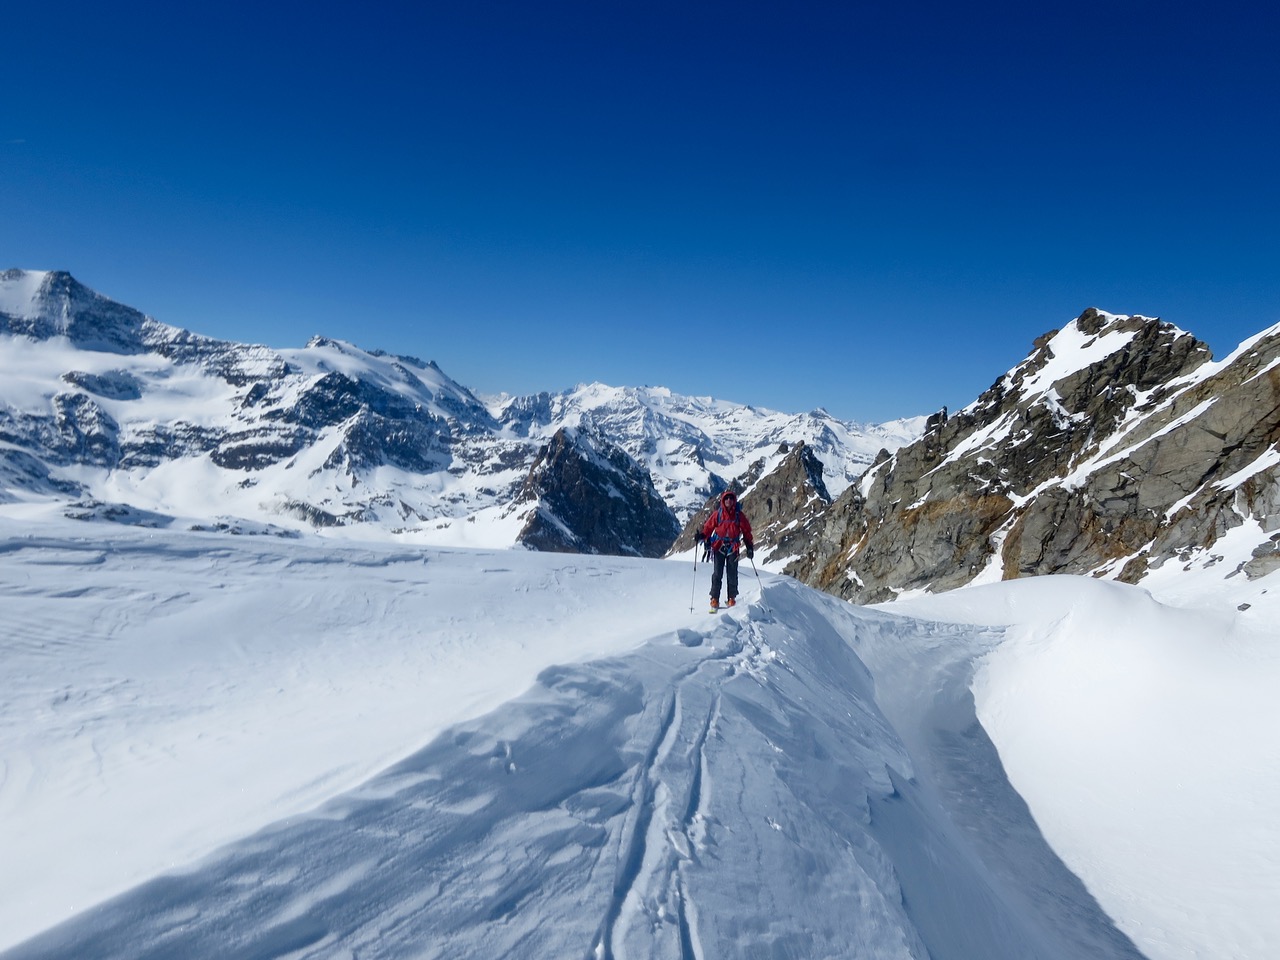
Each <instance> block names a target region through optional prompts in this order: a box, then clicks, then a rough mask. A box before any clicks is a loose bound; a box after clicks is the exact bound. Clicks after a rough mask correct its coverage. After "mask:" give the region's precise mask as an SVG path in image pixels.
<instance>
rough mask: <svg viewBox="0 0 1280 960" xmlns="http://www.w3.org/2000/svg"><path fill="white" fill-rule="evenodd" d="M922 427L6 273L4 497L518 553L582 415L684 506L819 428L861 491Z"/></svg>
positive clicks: (0, 335)
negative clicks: (257, 323) (251, 324)
mask: <svg viewBox="0 0 1280 960" xmlns="http://www.w3.org/2000/svg"><path fill="white" fill-rule="evenodd" d="M921 426H922V423H921V422H917V421H911V420H905V421H900V422H895V423H893V424H888V425H884V426H880V427H864V426H861V425H857V424H853V423H847V422H842V421H837V420H835V419H833V418H831V417H829V416H828V415H826V414H825V413H824V412H822V411H817V412H815V413H812V414H804V415H799V416H788V415H784V414H779V413H773V412H771V411H763V410H757V409H754V408H752V407H748V406H743V405H741V404H733V403H727V402H723V401H714V400H710V399H692V398H687V397H680V396H678V395H674V394H672V393H670V392H669V391H666V390H662V389H658V388H653V389H648V388H647V389H643V390H640V389H629V388H612V387H604V386H601V385H599V384H596V385H592V386H590V387H581V388H578V389H577V390H573V391H569V392H567V393H565V394H556V395H551V394H540V395H538V396H535V397H524V398H503V399H501V400H496V401H492V402H490V403H488V404H486V403H484V402H482V401H481V400H480V399H479V398H477V397H476V396H474V395H473V394H472V393H471V392H470V391H469V390H467V389H466V388H465V387H463V386H462V385H460V384H458V383H456V382H455V381H453V380H452V379H451V378H449V377H448V376H447V375H445V374H444V373H443V372H442V371H441V370H440V369H439V368H438V367H436V366H435V365H434V364H433V363H424V362H423V361H421V360H418V359H416V358H413V357H403V356H389V355H387V354H385V353H382V352H380V351H367V350H362V349H360V348H358V347H356V346H354V345H352V344H350V343H345V342H343V341H340V340H334V339H330V338H325V337H316V338H314V339H312V341H311V342H310V343H308V344H307V345H306V347H304V348H301V349H292V350H280V351H276V350H271V349H269V348H266V347H262V346H250V345H244V344H235V343H228V342H225V341H219V340H214V339H211V338H208V337H202V336H199V335H196V334H192V333H189V332H187V331H185V330H181V329H178V328H176V327H172V326H168V325H166V324H163V323H159V322H157V321H155V320H153V319H151V318H149V317H146V316H144V315H143V314H141V313H139V312H138V311H136V310H133V309H131V308H129V307H125V306H123V305H121V304H118V303H115V302H113V301H111V300H109V299H107V298H105V297H102V296H99V295H98V294H96V293H94V292H93V291H91V290H88V289H87V288H85V287H84V286H82V285H81V284H79V283H77V282H76V281H75V280H74V279H73V278H72V277H70V276H69V275H67V274H65V273H40V272H29V271H20V270H11V271H7V272H4V273H2V274H0V452H2V453H3V454H4V456H3V458H2V459H0V504H4V503H33V504H36V505H41V504H46V503H49V502H51V501H52V502H57V503H63V504H70V505H71V510H70V512H71V515H73V516H76V517H81V518H100V519H116V520H120V521H123V522H131V523H145V524H149V525H153V526H154V525H160V524H168V523H174V524H177V525H178V526H185V527H190V526H193V525H199V526H208V525H210V524H215V525H219V526H223V527H229V528H236V529H241V530H250V529H253V530H258V529H262V528H263V527H264V526H271V527H275V528H279V530H281V531H302V530H313V529H323V530H324V531H326V532H327V533H328V534H329V535H337V536H343V537H347V538H354V539H383V540H385V539H396V540H400V541H405V542H415V543H433V544H438V545H466V546H481V547H505V546H511V545H513V544H515V543H517V542H518V541H519V538H520V536H521V532H522V530H524V528H525V524H526V522H527V521H528V520H529V518H530V517H531V516H532V513H531V508H530V509H524V510H521V511H515V510H512V509H511V508H512V504H513V501H514V499H515V497H516V495H517V494H520V493H521V492H522V491H525V490H526V486H527V485H526V480H527V479H528V476H529V471H530V470H531V468H532V467H533V466H534V464H535V462H537V461H538V460H539V458H540V456H541V455H542V454H543V453H544V451H545V450H546V448H547V446H548V445H549V444H550V443H551V441H552V439H553V438H554V437H555V436H556V435H557V434H558V433H559V432H560V431H561V430H562V429H565V428H568V429H571V430H576V429H577V428H580V427H581V428H584V429H583V430H581V431H580V436H582V437H608V438H609V439H610V442H611V443H613V444H616V445H617V446H619V447H621V448H622V449H623V450H625V451H626V452H627V454H628V455H629V456H631V457H632V458H634V459H635V460H636V462H637V464H639V469H641V470H647V471H648V472H649V473H650V478H651V480H652V483H653V485H654V486H655V487H656V489H657V492H658V494H659V495H660V496H661V497H662V498H663V500H664V502H665V503H666V504H667V506H668V507H669V508H670V509H671V510H672V511H674V512H675V514H676V515H677V518H678V519H681V520H683V519H685V518H687V516H688V515H689V513H690V512H691V511H692V510H693V509H695V507H696V506H698V505H700V504H701V503H702V501H703V500H704V499H705V498H706V497H707V496H708V495H709V494H710V493H711V492H712V490H713V488H714V489H719V487H718V484H719V482H720V481H719V477H720V472H721V471H729V473H730V475H732V474H733V473H736V472H737V467H738V466H739V465H740V464H745V463H747V462H750V461H752V460H754V459H758V458H760V457H764V456H772V455H774V453H775V451H776V448H777V446H778V444H779V442H780V441H782V440H790V441H793V442H794V441H797V440H806V441H808V442H810V444H811V445H812V446H813V448H814V449H815V451H816V452H818V453H819V454H820V455H821V456H822V457H824V458H825V462H826V464H827V468H828V473H829V474H830V482H832V483H834V484H835V486H836V488H837V489H842V488H843V486H845V485H847V483H848V481H849V480H850V479H851V478H852V477H853V476H855V475H856V474H857V473H859V472H860V471H861V469H862V467H863V466H864V465H865V464H866V463H869V462H870V460H871V458H872V456H873V455H874V454H875V453H876V451H878V450H879V449H881V448H882V447H889V448H896V446H898V445H899V444H901V443H902V442H905V441H906V440H908V439H911V438H913V437H914V436H915V435H916V434H918V432H919V428H920V427H921ZM913 430H914V433H913ZM600 452H601V454H602V455H603V456H605V457H606V458H607V457H609V456H611V455H612V454H611V453H610V452H609V451H606V450H602V451H600ZM588 454H589V452H588ZM641 495H642V496H643V495H647V485H645V489H644V490H643V491H642V494H641ZM544 512H545V511H544ZM554 519H555V521H556V522H565V520H566V518H564V517H557V518H554ZM571 532H572V533H573V534H574V535H575V537H576V538H577V539H578V540H580V541H583V542H589V541H591V539H592V536H591V534H592V531H587V530H574V531H571ZM673 536H674V534H673ZM664 549H665V548H664ZM619 552H623V553H625V552H638V551H637V550H636V549H635V545H627V549H622V550H620V551H619ZM659 552H660V551H659Z"/></svg>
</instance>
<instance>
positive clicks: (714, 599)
mask: <svg viewBox="0 0 1280 960" xmlns="http://www.w3.org/2000/svg"><path fill="white" fill-rule="evenodd" d="M695 539H696V540H697V542H698V543H702V542H703V541H706V544H707V549H708V550H710V551H711V558H712V560H713V561H714V562H715V569H714V570H713V572H712V574H711V609H712V610H715V609H718V608H719V606H720V584H721V582H722V581H723V580H724V575H725V573H726V572H727V573H728V574H729V578H728V579H729V583H728V587H729V590H728V595H729V598H728V606H730V607H732V606H733V605H734V604H735V603H737V601H738V548H739V547H740V546H742V547H745V548H746V554H747V559H750V558H751V557H754V556H755V555H756V548H755V542H754V541H753V540H752V539H751V522H750V521H749V520H747V515H746V514H745V513H743V512H742V509H741V508H740V507H739V506H738V495H737V494H736V493H734V492H733V491H732V490H726V491H725V492H724V493H722V494H720V506H718V507H716V509H715V510H713V511H712V513H711V516H710V517H708V518H707V522H706V523H704V524H703V525H702V529H701V530H699V531H698V533H697V536H696V538H695Z"/></svg>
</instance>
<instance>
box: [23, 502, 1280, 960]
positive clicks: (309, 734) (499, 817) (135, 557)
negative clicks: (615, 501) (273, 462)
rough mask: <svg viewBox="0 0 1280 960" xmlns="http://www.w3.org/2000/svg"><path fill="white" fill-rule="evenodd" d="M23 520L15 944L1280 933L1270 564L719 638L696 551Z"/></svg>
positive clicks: (1064, 952) (941, 941) (792, 624)
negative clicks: (677, 553) (1255, 570)
mask: <svg viewBox="0 0 1280 960" xmlns="http://www.w3.org/2000/svg"><path fill="white" fill-rule="evenodd" d="M8 512H9V514H10V515H8V516H5V517H0V597H2V601H0V602H2V603H3V609H4V612H5V617H4V622H3V625H2V626H0V643H2V644H3V656H2V657H0V685H2V686H3V689H4V690H5V691H6V696H5V698H4V700H3V701H2V702H0V758H3V779H2V780H0V810H2V811H3V816H2V817H0V849H3V851H4V857H3V861H2V862H3V864H4V866H3V867H0V949H3V948H5V947H7V948H9V949H8V950H7V951H6V952H5V953H4V956H5V957H6V960H13V958H19V957H24V958H25V957H65V956H89V955H92V956H97V957H136V956H140V955H143V954H150V953H152V952H156V953H161V954H164V955H169V956H183V957H223V956H249V955H252V956H291V957H292V956H298V957H334V956H341V957H347V956H362V957H365V956H379V957H409V956H413V957H422V956H428V957H430V956H441V957H450V956H452V957H464V956H465V957H481V956H485V957H492V956H530V957H533V956H539V957H562V956H583V957H585V956H602V957H603V956H610V957H636V956H643V957H679V956H689V957H695V956H696V957H715V956H723V957H749V956H766V955H768V956H781V955H788V956H858V957H871V958H881V957H920V958H922V957H926V956H929V957H934V958H961V960H979V958H983V960H986V958H993V957H1008V958H1025V957H1032V956H1035V957H1053V958H1063V960H1068V958H1079V957H1091V958H1092V957H1126V958H1135V957H1139V956H1146V957H1149V958H1153V960H1174V958H1177V960H1189V958H1192V957H1204V956H1213V957H1226V958H1257V960H1262V958H1266V957H1270V956H1274V955H1276V953H1277V950H1278V949H1280V920H1277V919H1276V918H1275V917H1274V916H1273V911H1272V910H1271V901H1272V900H1273V896H1272V894H1274V891H1275V890H1277V889H1280V847H1278V840H1277V827H1276V824H1277V823H1278V822H1280V818H1278V817H1277V814H1278V813H1280V799H1277V798H1280V774H1278V773H1277V771H1280V756H1278V755H1277V747H1276V742H1277V738H1275V736H1274V732H1275V731H1276V730H1277V729H1280V724H1278V722H1277V721H1280V706H1277V701H1276V698H1275V697H1274V690H1275V689H1277V685H1278V684H1280V656H1278V655H1277V653H1276V651H1277V649H1278V648H1277V646H1276V643H1275V638H1276V630H1275V627H1274V623H1275V622H1276V617H1275V613H1276V605H1275V603H1274V601H1273V600H1272V591H1270V590H1269V586H1268V583H1269V581H1268V580H1261V581H1255V582H1253V583H1243V582H1237V581H1236V580H1229V581H1224V580H1222V579H1221V573H1222V570H1221V568H1220V567H1218V566H1212V567H1203V566H1201V567H1196V568H1194V569H1191V570H1178V571H1165V572H1164V573H1163V576H1164V581H1165V582H1164V583H1161V582H1160V580H1159V578H1156V579H1155V580H1154V581H1153V582H1154V584H1155V586H1154V587H1153V589H1156V591H1157V597H1155V598H1153V597H1152V595H1151V594H1149V593H1148V592H1147V591H1145V590H1142V589H1139V588H1133V587H1127V586H1124V585H1118V584H1112V583H1102V582H1098V581H1093V580H1085V579H1077V578H1058V577H1055V578H1044V579H1041V580H1034V581H1026V582H1014V583H1009V584H998V585H990V586H985V587H980V588H975V589H970V590H961V591H957V592H954V593H952V594H947V595H943V596H940V597H932V598H930V597H925V598H920V599H918V600H914V601H909V602H901V603H898V604H891V605H888V606H886V607H883V608H879V609H874V610H873V609H866V608H857V607H853V606H850V605H848V604H844V603H841V602H839V601H836V600H834V599H833V598H830V597H827V596H824V595H822V594H818V593H816V592H814V591H811V590H809V589H807V588H804V587H802V586H800V585H798V584H796V583H795V582H793V581H790V580H788V579H786V578H781V577H775V576H773V575H771V574H763V577H762V579H761V580H756V579H755V578H754V577H751V576H750V575H748V578H747V579H746V580H744V600H745V601H746V602H745V603H744V604H743V605H741V606H739V607H738V608H736V609H735V610H733V611H730V612H725V613H721V614H719V615H708V614H707V613H705V612H703V611H704V608H703V604H704V602H705V590H706V582H707V575H708V571H707V568H706V567H705V566H703V567H698V568H695V567H694V566H693V564H692V558H691V557H688V556H686V557H684V558H682V559H678V560H670V561H641V560H624V559H608V558H598V557H580V556H565V555H545V554H536V553H530V552H525V551H484V550H464V549H446V548H438V547H423V548H408V547H404V546H389V545H384V544H369V545H350V544H348V545H343V544H340V543H335V542H333V541H330V540H323V539H320V538H314V537H301V538H295V539H281V538H278V537H271V536H255V537H248V536H232V535H229V534H211V533H204V534H202V533H193V532H177V531H146V530H137V529H130V528H123V529H122V528H118V527H99V526H95V525H88V524H77V523H73V522H70V521H66V520H61V519H54V518H38V519H26V520H23V519H17V518H15V517H13V516H12V512H13V509H12V508H10V509H9V511H8ZM1241 542H1242V543H1243V542H1244V541H1243V540H1242V541H1241ZM1156 573H1157V574H1160V573H1162V572H1161V571H1156ZM762 586H763V588H764V589H763V594H762V593H761V587H762ZM1244 604H1249V606H1248V608H1247V609H1245V610H1239V609H1237V607H1239V606H1242V605H1244ZM691 607H692V610H691ZM979 721H981V722H980V723H979ZM111 898H114V899H111ZM29 938H34V939H29Z"/></svg>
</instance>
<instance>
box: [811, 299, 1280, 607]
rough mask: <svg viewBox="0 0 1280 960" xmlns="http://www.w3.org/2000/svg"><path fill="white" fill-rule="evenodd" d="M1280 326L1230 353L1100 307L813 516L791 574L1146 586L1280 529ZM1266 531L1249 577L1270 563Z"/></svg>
mask: <svg viewBox="0 0 1280 960" xmlns="http://www.w3.org/2000/svg"><path fill="white" fill-rule="evenodd" d="M1278 366H1280V332H1277V331H1276V330H1274V329H1273V330H1271V331H1267V332H1265V333H1264V334H1262V335H1260V336H1259V337H1257V338H1254V340H1253V341H1250V342H1249V343H1247V344H1245V345H1244V346H1242V348H1241V349H1240V350H1238V351H1236V353H1235V354H1233V355H1232V356H1231V357H1229V358H1228V359H1227V360H1224V361H1223V362H1222V363H1220V364H1215V363H1212V362H1211V356H1210V353H1209V350H1208V348H1207V347H1206V346H1205V345H1204V344H1203V343H1201V342H1200V341H1198V340H1196V339H1195V338H1194V337H1192V336H1191V335H1189V334H1187V333H1185V332H1183V331H1181V330H1178V329H1177V328H1175V327H1173V326H1171V325H1169V324H1165V323H1161V322H1160V321H1159V320H1155V319H1150V318H1145V317H1120V316H1114V315H1110V314H1105V313H1102V312H1100V311H1098V310H1092V309H1091V310H1087V311H1085V313H1083V314H1082V315H1081V316H1080V317H1079V318H1077V319H1076V320H1074V321H1072V323H1070V324H1068V325H1067V326H1066V327H1065V328H1064V329H1063V330H1061V331H1052V332H1050V333H1048V334H1046V335H1045V336H1043V337H1041V338H1040V339H1039V340H1037V341H1036V343H1035V344H1034V350H1033V352H1032V354H1031V355H1030V356H1029V357H1028V358H1027V359H1026V360H1025V361H1023V363H1021V364H1019V365H1018V366H1017V367H1015V368H1014V369H1013V370H1011V371H1009V373H1007V374H1006V375H1005V376H1004V377H1002V378H1001V379H1000V380H998V381H996V383H995V384H993V385H992V387H991V388H990V389H989V390H988V391H986V392H985V393H984V394H983V395H982V396H981V397H979V398H978V400H977V401H975V402H974V403H973V404H971V405H970V406H968V407H966V408H965V409H964V410H962V411H960V412H958V413H957V414H955V415H953V416H950V417H948V416H946V415H945V413H944V414H942V415H939V416H935V417H933V418H930V421H929V429H928V431H927V432H926V433H925V435H924V436H923V437H922V438H921V439H920V440H918V441H917V442H915V443H913V444H910V445H908V446H906V447H903V448H902V449H901V450H899V451H898V452H897V453H896V454H895V455H893V456H890V457H887V458H886V459H885V460H884V461H883V462H881V463H879V464H877V465H876V466H874V467H872V468H871V469H870V470H868V471H867V473H866V474H865V475H864V476H863V477H862V478H861V480H860V481H859V482H858V483H857V484H855V485H854V486H853V487H851V488H850V489H849V490H847V491H846V492H845V494H844V495H842V496H841V497H840V498H839V499H838V500H837V501H836V502H835V503H833V504H832V505H831V507H830V508H828V509H827V510H826V511H824V512H823V513H822V514H821V515H819V516H817V517H815V518H814V519H813V520H812V521H811V522H810V523H809V524H808V525H807V527H806V528H805V534H806V535H807V536H809V537H811V538H812V542H813V544H814V549H813V550H812V551H811V552H810V553H809V554H807V555H805V556H802V557H799V558H798V559H796V560H795V561H794V562H793V563H791V564H790V565H789V566H788V567H787V572H788V573H791V574H792V575H794V576H797V577H799V578H800V579H802V580H805V581H806V582H808V583H811V584H814V585H816V586H819V587H821V588H822V589H825V590H828V591H830V592H832V593H835V594H837V595H839V596H843V597H847V598H849V599H854V600H858V601H864V602H866V601H882V600H887V599H891V598H892V597H894V596H897V595H898V594H900V593H901V592H903V591H906V590H917V589H928V590H933V591H937V590H943V589H948V588H951V587H956V586H960V585H963V584H965V583H969V582H971V581H973V580H974V579H976V578H978V577H982V578H983V579H1000V578H1014V577H1022V576H1032V575H1037V574H1047V573H1076V574H1091V575H1095V576H1111V577H1117V578H1119V579H1122V580H1127V581H1131V582H1136V581H1137V580H1140V579H1141V578H1142V576H1143V575H1144V574H1145V573H1146V572H1147V571H1148V570H1150V569H1152V568H1153V567H1158V566H1159V565H1161V564H1163V563H1167V562H1182V563H1190V562H1210V561H1211V559H1212V556H1213V545H1214V544H1215V543H1216V542H1217V541H1218V540H1219V539H1220V538H1221V537H1222V536H1223V535H1224V534H1225V533H1226V532H1227V531H1229V530H1232V529H1235V528H1238V527H1241V526H1242V525H1244V524H1255V525H1257V527H1258V530H1259V535H1258V539H1259V540H1263V539H1265V537H1264V535H1266V534H1270V533H1271V532H1272V531H1273V530H1276V529H1280V520H1273V519H1272V516H1273V507H1274V505H1275V502H1276V501H1277V500H1280V490H1278V489H1277V487H1276V469H1277V464H1280V454H1278V453H1277V450H1276V443H1277V440H1278V439H1280V380H1278V379H1277V378H1278V377H1280V371H1278V370H1277V367H1278ZM1275 553H1276V551H1275V550H1274V544H1273V543H1272V541H1270V540H1269V539H1266V542H1264V543H1260V544H1259V546H1258V549H1257V550H1256V551H1255V557H1254V560H1253V561H1252V563H1251V564H1247V565H1243V566H1242V570H1241V572H1243V573H1245V574H1246V575H1256V573H1257V572H1258V571H1261V570H1265V569H1268V568H1269V567H1270V565H1271V564H1272V563H1273V561H1272V559H1271V558H1272V557H1273V556H1274V555H1275Z"/></svg>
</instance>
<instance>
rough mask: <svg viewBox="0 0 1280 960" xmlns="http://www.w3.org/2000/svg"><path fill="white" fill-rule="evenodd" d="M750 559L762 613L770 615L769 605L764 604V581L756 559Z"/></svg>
mask: <svg viewBox="0 0 1280 960" xmlns="http://www.w3.org/2000/svg"><path fill="white" fill-rule="evenodd" d="M748 559H749V561H751V572H753V573H755V582H756V584H758V585H759V588H760V609H762V611H764V612H765V613H768V612H769V608H768V605H767V604H765V603H764V581H763V580H760V571H758V570H756V568H755V557H748ZM691 609H692V605H690V611H691Z"/></svg>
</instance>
